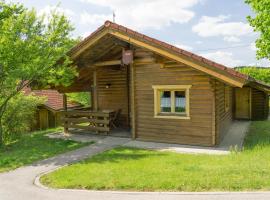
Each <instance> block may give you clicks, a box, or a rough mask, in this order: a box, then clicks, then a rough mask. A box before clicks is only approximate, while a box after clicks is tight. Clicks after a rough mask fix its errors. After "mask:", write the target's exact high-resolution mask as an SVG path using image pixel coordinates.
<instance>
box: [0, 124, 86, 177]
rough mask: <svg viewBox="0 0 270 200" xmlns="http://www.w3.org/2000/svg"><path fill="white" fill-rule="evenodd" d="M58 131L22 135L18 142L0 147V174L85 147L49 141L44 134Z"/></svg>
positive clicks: (59, 141) (54, 140) (51, 130)
mask: <svg viewBox="0 0 270 200" xmlns="http://www.w3.org/2000/svg"><path fill="white" fill-rule="evenodd" d="M57 130H59V129H50V130H45V131H37V132H33V133H31V134H24V135H23V136H22V137H21V138H20V139H19V140H17V141H15V142H13V143H11V144H8V145H6V146H5V147H0V172H4V171H8V170H12V169H15V168H17V167H20V166H23V165H27V164H30V163H33V162H35V161H38V160H42V159H45V158H48V157H51V156H54V155H56V154H59V153H63V152H65V151H70V150H73V149H76V148H79V147H82V146H84V145H86V144H85V143H79V142H75V141H70V140H61V139H50V138H48V137H47V136H45V134H47V133H52V132H55V131H57Z"/></svg>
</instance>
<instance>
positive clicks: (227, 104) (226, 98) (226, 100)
mask: <svg viewBox="0 0 270 200" xmlns="http://www.w3.org/2000/svg"><path fill="white" fill-rule="evenodd" d="M224 108H225V112H228V110H229V108H230V88H229V86H224Z"/></svg>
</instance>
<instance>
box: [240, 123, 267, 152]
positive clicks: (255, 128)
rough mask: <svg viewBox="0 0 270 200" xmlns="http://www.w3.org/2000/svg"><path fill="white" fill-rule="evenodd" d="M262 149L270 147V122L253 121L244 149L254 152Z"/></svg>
mask: <svg viewBox="0 0 270 200" xmlns="http://www.w3.org/2000/svg"><path fill="white" fill-rule="evenodd" d="M262 147H270V121H253V122H251V125H250V128H249V132H248V134H247V136H246V138H245V140H244V148H245V149H246V150H252V149H254V148H262Z"/></svg>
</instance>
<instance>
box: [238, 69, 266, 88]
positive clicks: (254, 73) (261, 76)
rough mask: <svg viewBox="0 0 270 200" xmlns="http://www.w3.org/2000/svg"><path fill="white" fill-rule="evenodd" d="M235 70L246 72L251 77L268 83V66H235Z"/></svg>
mask: <svg viewBox="0 0 270 200" xmlns="http://www.w3.org/2000/svg"><path fill="white" fill-rule="evenodd" d="M235 69H236V70H237V71H239V72H241V73H243V74H247V75H249V76H251V77H252V78H255V79H257V80H260V81H263V82H265V83H268V84H270V68H263V67H236V68H235Z"/></svg>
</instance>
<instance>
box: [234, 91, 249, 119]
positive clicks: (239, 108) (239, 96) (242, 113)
mask: <svg viewBox="0 0 270 200" xmlns="http://www.w3.org/2000/svg"><path fill="white" fill-rule="evenodd" d="M250 92H251V91H250V88H236V89H235V118H236V119H250V118H251V117H250V115H251V110H250V109H251V107H250Z"/></svg>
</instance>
